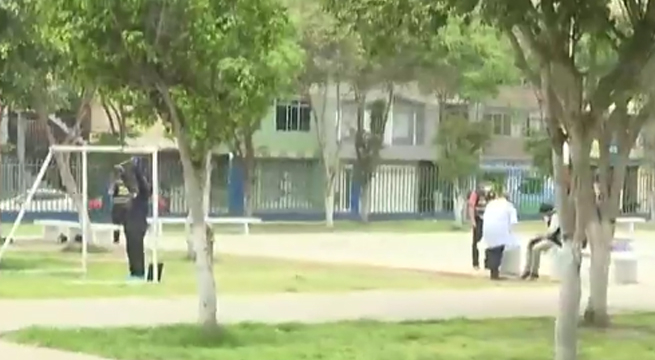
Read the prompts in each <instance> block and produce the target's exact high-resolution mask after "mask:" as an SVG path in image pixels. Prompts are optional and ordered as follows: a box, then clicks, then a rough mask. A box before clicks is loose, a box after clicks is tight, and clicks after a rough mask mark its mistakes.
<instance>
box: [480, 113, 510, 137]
mask: <svg viewBox="0 0 655 360" xmlns="http://www.w3.org/2000/svg"><path fill="white" fill-rule="evenodd" d="M484 120H485V121H489V122H491V124H492V128H493V133H494V135H504V136H511V135H512V117H511V116H510V115H509V114H500V113H496V114H485V115H484Z"/></svg>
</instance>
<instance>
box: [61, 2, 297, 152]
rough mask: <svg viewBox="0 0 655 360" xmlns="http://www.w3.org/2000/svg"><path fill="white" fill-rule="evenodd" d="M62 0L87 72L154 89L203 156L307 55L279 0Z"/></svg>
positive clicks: (171, 121) (139, 89) (134, 88)
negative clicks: (300, 46)
mask: <svg viewBox="0 0 655 360" xmlns="http://www.w3.org/2000/svg"><path fill="white" fill-rule="evenodd" d="M53 3H54V5H53V6H56V7H57V8H58V9H59V10H58V11H57V13H53V14H52V22H53V23H57V24H58V25H59V26H60V27H65V26H70V27H71V28H72V29H73V31H72V34H73V35H72V36H71V37H70V42H69V45H70V47H71V48H72V49H73V51H72V52H73V54H74V60H73V61H74V62H75V63H76V64H77V66H78V69H79V70H78V71H79V73H80V76H82V77H84V78H85V79H87V80H88V81H93V82H94V83H96V84H100V86H101V87H102V88H104V89H107V91H109V92H110V93H117V92H123V93H125V92H126V93H127V94H132V95H133V96H137V97H144V99H146V100H147V101H148V103H149V104H150V105H151V106H152V107H154V108H155V109H156V111H157V113H158V114H159V116H160V117H161V118H162V120H164V121H165V124H166V125H167V126H169V127H171V126H172V125H179V129H177V130H178V131H179V133H180V134H182V136H183V137H184V138H185V139H186V141H187V142H188V146H189V147H190V150H191V152H192V154H193V156H194V157H203V156H204V154H206V152H207V151H208V149H210V148H211V147H213V146H215V145H217V144H219V143H222V142H224V141H226V139H227V138H228V137H229V135H230V132H231V131H234V129H235V127H236V126H237V124H238V123H239V122H243V121H252V119H259V118H261V117H262V115H263V114H264V113H265V112H266V111H267V109H268V107H269V106H270V104H271V102H272V100H273V98H274V97H275V96H276V95H277V93H278V92H280V91H283V90H286V88H287V87H288V86H289V85H290V84H291V80H292V79H293V78H294V72H295V71H296V69H297V65H298V64H299V63H300V61H301V56H300V55H301V54H300V52H299V50H298V48H297V45H296V42H295V34H294V28H293V26H292V24H291V23H290V22H289V19H288V16H287V14H286V10H285V8H284V7H282V6H281V5H280V4H279V2H277V1H275V0H236V1H221V0H198V1H193V2H188V1H183V0H168V1H159V0H131V1H121V2H109V1H94V2H88V1H86V0H71V1H68V0H53ZM135 102H137V103H141V101H138V99H137V100H136V101H135ZM141 120H143V121H146V119H141ZM148 120H154V118H150V119H148Z"/></svg>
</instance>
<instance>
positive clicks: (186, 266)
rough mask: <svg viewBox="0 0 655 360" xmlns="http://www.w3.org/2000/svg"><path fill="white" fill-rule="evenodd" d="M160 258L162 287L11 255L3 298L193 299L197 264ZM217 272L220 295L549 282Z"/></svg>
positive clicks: (355, 271)
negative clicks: (195, 266)
mask: <svg viewBox="0 0 655 360" xmlns="http://www.w3.org/2000/svg"><path fill="white" fill-rule="evenodd" d="M161 259H163V261H164V262H165V264H166V266H165V269H164V278H163V281H162V283H161V284H158V285H155V284H145V283H138V284H134V283H128V282H126V281H125V277H126V274H127V269H126V262H125V260H123V258H122V256H121V255H117V254H92V255H90V261H91V262H90V264H89V272H88V275H87V278H86V280H82V278H81V275H80V274H79V273H71V272H70V271H69V272H62V271H59V270H65V269H69V270H70V269H75V268H77V269H79V268H80V262H79V255H76V254H70V253H67V254H64V253H54V254H53V253H48V254H39V253H37V254H34V253H26V252H22V251H20V250H19V251H14V252H9V253H7V254H6V255H5V258H3V259H2V263H0V298H61V297H113V296H150V297H162V296H177V295H194V294H195V293H196V283H195V277H194V268H193V267H194V265H193V264H192V263H191V262H188V261H186V260H183V257H182V255H180V254H176V253H168V254H161ZM16 270H40V271H41V272H18V271H16ZM43 270H51V271H54V270H57V273H52V272H50V273H44V272H43ZM215 274H216V279H217V282H218V284H219V287H220V289H221V291H222V292H223V293H235V294H241V293H280V292H335V291H354V290H372V289H430V288H476V287H485V286H539V285H544V284H548V283H547V282H541V283H538V284H526V283H525V282H519V281H509V282H506V283H502V284H496V283H491V282H489V281H488V280H487V279H484V278H478V277H468V276H463V275H447V274H435V273H428V272H420V271H411V270H394V269H385V268H374V267H366V266H356V265H332V264H319V263H311V262H297V261H285V260H275V259H264V258H251V257H238V256H221V257H220V260H219V261H218V262H217V264H216V266H215Z"/></svg>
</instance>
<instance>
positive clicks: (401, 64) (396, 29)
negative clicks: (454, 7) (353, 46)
mask: <svg viewBox="0 0 655 360" xmlns="http://www.w3.org/2000/svg"><path fill="white" fill-rule="evenodd" d="M322 3H323V7H324V9H325V10H326V11H327V12H328V13H329V14H331V15H332V16H333V17H334V19H336V21H337V24H338V25H339V27H340V29H341V31H344V32H345V33H346V34H349V35H350V36H352V37H353V39H354V41H356V42H357V43H358V44H359V45H358V48H359V53H358V54H359V57H358V63H357V66H355V69H356V70H355V71H354V72H353V74H352V78H351V79H350V80H351V83H353V85H355V86H356V87H357V88H358V89H360V90H361V91H367V90H369V89H370V88H372V87H374V86H377V85H380V84H384V83H389V82H394V83H403V82H408V81H413V80H414V78H415V76H414V75H415V66H416V62H417V57H416V54H417V52H418V51H422V50H423V49H425V48H430V47H431V45H432V38H433V34H435V33H437V31H438V30H439V29H440V28H441V27H442V26H443V25H444V24H445V22H446V12H445V11H444V9H443V8H442V6H441V5H440V4H439V3H438V2H434V1H430V0H389V1H379V0H323V2H322Z"/></svg>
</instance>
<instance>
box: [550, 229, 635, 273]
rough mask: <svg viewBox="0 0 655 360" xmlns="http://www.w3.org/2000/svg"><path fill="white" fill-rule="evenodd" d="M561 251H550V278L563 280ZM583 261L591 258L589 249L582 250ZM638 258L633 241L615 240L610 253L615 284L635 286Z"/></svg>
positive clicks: (556, 249) (555, 248) (554, 249)
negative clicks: (633, 247)
mask: <svg viewBox="0 0 655 360" xmlns="http://www.w3.org/2000/svg"><path fill="white" fill-rule="evenodd" d="M559 253H560V249H559V248H557V247H554V248H552V249H550V250H549V251H548V257H549V258H550V276H551V277H552V278H554V279H561V276H562V274H561V269H562V262H561V261H560V256H559ZM582 257H583V259H588V258H590V257H591V250H590V249H589V247H587V248H586V249H583V250H582ZM637 263H638V262H637V256H636V254H635V252H634V251H633V249H632V240H631V239H627V238H615V239H614V240H613V242H612V250H611V252H610V271H612V272H613V273H614V283H615V284H635V283H637V279H638V276H637V275H638V272H637Z"/></svg>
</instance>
